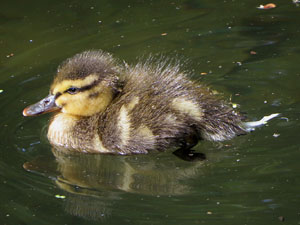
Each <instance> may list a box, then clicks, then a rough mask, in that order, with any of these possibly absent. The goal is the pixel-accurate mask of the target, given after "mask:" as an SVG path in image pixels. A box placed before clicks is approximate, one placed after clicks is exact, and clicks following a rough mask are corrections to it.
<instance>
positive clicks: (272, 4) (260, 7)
mask: <svg viewBox="0 0 300 225" xmlns="http://www.w3.org/2000/svg"><path fill="white" fill-rule="evenodd" d="M257 8H258V9H273V8H276V5H275V4H274V3H269V4H266V5H260V6H258V7H257Z"/></svg>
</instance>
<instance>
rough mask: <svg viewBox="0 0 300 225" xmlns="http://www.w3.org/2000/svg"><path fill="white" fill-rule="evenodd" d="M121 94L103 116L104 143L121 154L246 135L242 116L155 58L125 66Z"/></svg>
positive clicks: (205, 89)
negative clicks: (151, 60)
mask: <svg viewBox="0 0 300 225" xmlns="http://www.w3.org/2000/svg"><path fill="white" fill-rule="evenodd" d="M123 73H124V78H123V79H124V86H123V90H122V92H121V94H120V95H119V96H118V97H117V98H116V99H115V101H114V102H113V103H112V104H110V106H109V107H108V108H107V110H106V111H105V113H104V114H103V115H102V117H101V120H100V121H101V122H100V123H99V134H100V136H101V140H102V142H103V145H104V146H106V147H112V148H114V149H116V150H117V151H118V152H121V153H123V154H128V153H147V152H148V151H151V150H165V149H168V148H172V147H173V148H174V147H175V148H176V147H188V148H189V147H192V146H193V145H195V144H196V143H197V142H198V140H201V139H207V140H211V141H223V140H228V139H231V138H233V137H234V136H236V135H241V134H245V133H246V130H245V129H244V128H243V127H242V120H243V117H242V116H241V115H240V114H238V113H237V112H235V111H234V110H233V109H232V108H231V107H230V106H229V105H227V104H226V103H225V102H224V101H222V100H220V99H218V98H217V97H216V96H215V95H213V94H212V92H210V90H209V89H208V88H207V87H205V86H203V85H201V84H199V83H196V82H193V81H191V80H189V79H188V78H187V76H186V74H185V73H183V72H181V71H180V68H179V66H171V65H168V64H165V63H164V62H161V63H160V64H156V66H155V67H154V66H153V64H152V63H151V62H149V61H148V62H146V63H145V64H138V65H136V66H135V67H127V68H126V69H125V70H124V72H123Z"/></svg>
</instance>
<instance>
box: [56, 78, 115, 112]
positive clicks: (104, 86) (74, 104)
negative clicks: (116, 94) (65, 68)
mask: <svg viewBox="0 0 300 225" xmlns="http://www.w3.org/2000/svg"><path fill="white" fill-rule="evenodd" d="M97 79H99V78H98V76H97V75H90V76H88V77H86V78H85V79H83V80H64V81H62V82H61V83H57V84H56V83H55V82H54V84H53V85H52V92H53V94H54V95H55V94H57V93H61V95H60V96H59V97H58V98H57V99H56V100H55V103H56V105H57V106H58V107H60V108H61V112H63V113H67V114H71V115H76V116H91V115H93V114H95V113H99V112H102V111H104V110H105V109H106V108H107V106H108V105H109V103H110V102H111V101H112V99H113V90H112V88H111V87H110V86H109V84H108V82H107V81H102V82H100V83H98V84H96V85H95V86H94V87H92V88H91V89H88V90H84V91H80V92H78V93H76V94H73V95H72V94H69V93H66V92H65V91H66V90H67V89H69V88H70V87H71V86H73V87H78V88H80V87H84V86H87V85H91V84H92V83H93V82H95V81H97ZM91 95H92V96H93V95H94V96H93V97H90V96H91Z"/></svg>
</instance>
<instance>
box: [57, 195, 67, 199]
mask: <svg viewBox="0 0 300 225" xmlns="http://www.w3.org/2000/svg"><path fill="white" fill-rule="evenodd" d="M55 198H59V199H65V198H66V196H64V195H55Z"/></svg>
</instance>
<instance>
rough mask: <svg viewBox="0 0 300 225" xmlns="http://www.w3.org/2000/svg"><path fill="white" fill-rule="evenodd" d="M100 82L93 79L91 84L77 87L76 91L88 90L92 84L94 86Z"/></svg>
mask: <svg viewBox="0 0 300 225" xmlns="http://www.w3.org/2000/svg"><path fill="white" fill-rule="evenodd" d="M99 83H100V80H95V81H94V82H93V83H91V84H88V85H86V86H83V87H81V88H78V91H80V92H82V91H87V90H90V89H92V88H93V87H94V86H96V85H97V84H99Z"/></svg>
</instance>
